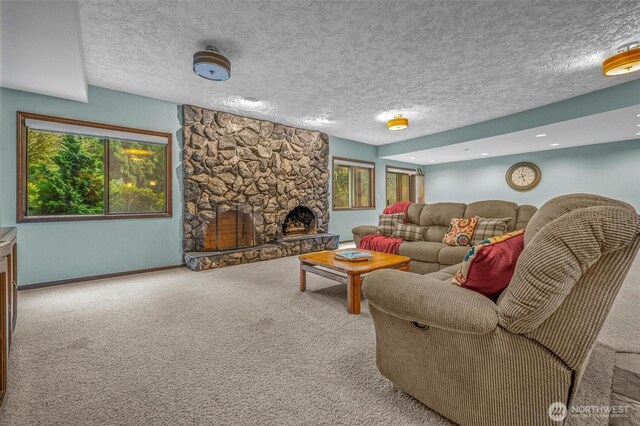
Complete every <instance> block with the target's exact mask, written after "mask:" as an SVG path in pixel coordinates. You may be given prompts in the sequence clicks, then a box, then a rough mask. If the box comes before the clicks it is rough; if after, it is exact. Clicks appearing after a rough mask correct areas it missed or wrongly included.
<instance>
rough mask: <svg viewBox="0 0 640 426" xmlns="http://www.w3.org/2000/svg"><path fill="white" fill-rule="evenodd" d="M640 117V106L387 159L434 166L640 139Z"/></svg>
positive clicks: (392, 156)
mask: <svg viewBox="0 0 640 426" xmlns="http://www.w3.org/2000/svg"><path fill="white" fill-rule="evenodd" d="M639 114H640V105H634V106H630V107H627V108H620V109H617V110H613V111H607V112H603V113H601V114H594V115H590V116H586V117H581V118H576V119H573V120H567V121H561V122H559V123H554V124H549V125H546V126H541V127H535V128H531V129H527V130H522V131H519V132H514V133H507V134H503V135H498V136H492V137H489V138H483V139H476V140H473V141H468V142H463V143H457V144H454V145H447V146H443V147H439V148H431V149H424V150H420V151H415V152H409V153H405V154H399V155H391V156H388V157H384V158H387V159H390V160H397V161H406V162H409V163H415V164H423V165H434V164H442V163H451V162H455V161H467V160H478V159H482V158H491V157H501V156H504V155H513V154H523V153H527V152H537V151H547V150H554V149H562V148H571V147H577V146H584V145H595V144H600V143H609V142H618V141H625V140H631V139H640V135H637V134H636V133H640V127H638V125H640V117H639V116H638V115H639ZM537 135H538V136H537ZM541 135H546V136H541ZM638 143H640V142H638ZM552 144H553V146H552ZM556 144H557V145H556ZM483 154H484V155H483Z"/></svg>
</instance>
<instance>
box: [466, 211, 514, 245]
mask: <svg viewBox="0 0 640 426" xmlns="http://www.w3.org/2000/svg"><path fill="white" fill-rule="evenodd" d="M511 220H512V219H511V218H510V217H504V218H502V219H487V218H484V217H479V218H478V226H476V232H474V233H473V241H472V243H471V244H472V245H476V244H478V243H479V242H481V241H483V240H486V239H489V238H493V237H497V236H498V235H504V234H506V233H507V225H508V224H509V222H511Z"/></svg>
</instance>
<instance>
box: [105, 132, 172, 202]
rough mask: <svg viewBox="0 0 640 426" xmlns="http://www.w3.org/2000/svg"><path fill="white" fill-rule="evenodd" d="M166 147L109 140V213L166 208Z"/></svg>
mask: <svg viewBox="0 0 640 426" xmlns="http://www.w3.org/2000/svg"><path fill="white" fill-rule="evenodd" d="M165 161H166V160H165V153H164V147H163V146H160V145H152V144H143V143H138V142H125V141H117V140H110V141H109V212H110V213H132V212H163V211H165V209H166V205H165V194H164V188H165V186H166V176H165V173H164V170H165Z"/></svg>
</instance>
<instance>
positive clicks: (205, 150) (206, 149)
mask: <svg viewBox="0 0 640 426" xmlns="http://www.w3.org/2000/svg"><path fill="white" fill-rule="evenodd" d="M183 140H184V148H183V167H184V203H185V208H184V220H183V222H184V232H183V248H184V251H185V252H199V251H203V250H204V249H205V247H210V246H211V244H212V243H211V241H210V239H211V235H212V232H211V230H210V229H209V232H207V230H208V227H209V225H210V224H211V223H212V221H214V220H215V219H216V212H217V211H218V212H220V211H225V210H227V209H240V210H246V209H249V208H250V209H252V212H253V213H252V220H253V226H254V230H253V231H254V234H253V235H254V239H255V244H256V245H261V244H266V243H273V242H274V241H277V240H279V239H282V238H283V229H286V226H285V227H283V224H284V222H285V218H286V217H287V215H288V214H289V213H290V212H291V211H292V210H294V209H296V208H297V207H299V206H302V207H306V208H308V209H309V210H310V211H311V212H312V213H313V215H314V217H315V224H312V226H311V227H309V229H313V230H314V232H317V233H326V232H327V229H328V224H329V196H328V193H329V169H328V162H329V141H328V137H327V135H326V134H324V133H320V132H315V131H311V130H305V129H298V128H294V127H288V126H284V125H281V124H276V123H272V122H269V121H263V120H256V119H252V118H247V117H241V116H238V115H234V114H229V113H225V112H219V111H212V110H208V109H204V108H199V107H195V106H190V105H185V106H184V107H183Z"/></svg>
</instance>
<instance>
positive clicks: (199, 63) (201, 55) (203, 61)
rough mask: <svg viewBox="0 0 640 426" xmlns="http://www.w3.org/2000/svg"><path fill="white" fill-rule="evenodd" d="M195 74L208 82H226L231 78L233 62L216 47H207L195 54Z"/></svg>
mask: <svg viewBox="0 0 640 426" xmlns="http://www.w3.org/2000/svg"><path fill="white" fill-rule="evenodd" d="M193 72H195V73H196V74H198V75H199V76H200V77H202V78H206V79H207V80H213V81H226V80H229V78H231V61H229V59H227V58H226V57H225V56H224V55H222V54H221V53H220V52H219V51H218V49H216V48H215V47H213V46H207V48H206V49H205V50H200V51H199V52H196V53H194V54H193Z"/></svg>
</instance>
